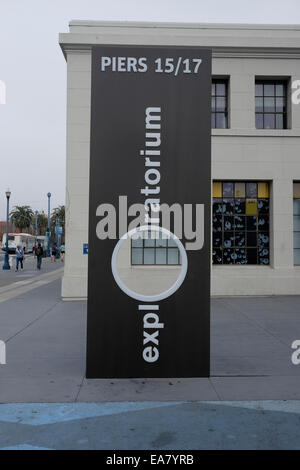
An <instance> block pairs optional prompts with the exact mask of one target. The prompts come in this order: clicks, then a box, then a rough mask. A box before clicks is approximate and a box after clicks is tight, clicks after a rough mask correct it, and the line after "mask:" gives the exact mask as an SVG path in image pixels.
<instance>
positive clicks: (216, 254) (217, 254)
mask: <svg viewBox="0 0 300 470" xmlns="http://www.w3.org/2000/svg"><path fill="white" fill-rule="evenodd" d="M213 264H222V250H218V249H215V250H213Z"/></svg>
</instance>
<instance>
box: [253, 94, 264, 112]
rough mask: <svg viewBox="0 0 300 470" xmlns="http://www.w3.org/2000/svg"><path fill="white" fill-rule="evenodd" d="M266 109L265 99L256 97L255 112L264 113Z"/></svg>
mask: <svg viewBox="0 0 300 470" xmlns="http://www.w3.org/2000/svg"><path fill="white" fill-rule="evenodd" d="M263 110H264V100H263V98H255V112H256V113H262V112H263Z"/></svg>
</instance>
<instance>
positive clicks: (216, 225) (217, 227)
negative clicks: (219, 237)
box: [213, 215, 222, 233]
mask: <svg viewBox="0 0 300 470" xmlns="http://www.w3.org/2000/svg"><path fill="white" fill-rule="evenodd" d="M213 232H215V233H218V232H222V216H221V215H214V216H213Z"/></svg>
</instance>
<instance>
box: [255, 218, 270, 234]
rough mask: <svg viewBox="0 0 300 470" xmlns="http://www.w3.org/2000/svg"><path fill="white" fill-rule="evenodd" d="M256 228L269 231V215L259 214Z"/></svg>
mask: <svg viewBox="0 0 300 470" xmlns="http://www.w3.org/2000/svg"><path fill="white" fill-rule="evenodd" d="M257 229H258V230H259V231H260V232H267V231H269V215H267V214H261V215H259V216H258V218H257Z"/></svg>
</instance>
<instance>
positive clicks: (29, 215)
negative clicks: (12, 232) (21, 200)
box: [10, 206, 34, 232]
mask: <svg viewBox="0 0 300 470" xmlns="http://www.w3.org/2000/svg"><path fill="white" fill-rule="evenodd" d="M33 217H34V214H33V210H32V209H31V207H30V206H15V207H14V209H13V210H12V211H11V213H10V218H11V221H12V223H13V224H14V225H15V227H17V228H18V229H19V230H20V231H21V232H22V230H24V229H25V228H27V230H28V231H29V228H30V226H31V224H32V223H33Z"/></svg>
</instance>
